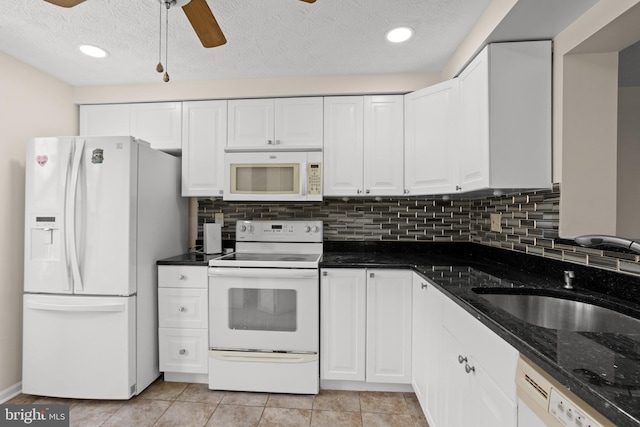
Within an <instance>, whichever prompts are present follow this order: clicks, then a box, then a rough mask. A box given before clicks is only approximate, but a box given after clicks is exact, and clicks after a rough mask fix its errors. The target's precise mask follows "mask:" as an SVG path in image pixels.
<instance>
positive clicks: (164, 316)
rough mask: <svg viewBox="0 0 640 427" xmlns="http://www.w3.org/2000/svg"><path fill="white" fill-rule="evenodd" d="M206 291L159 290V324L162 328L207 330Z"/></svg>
mask: <svg viewBox="0 0 640 427" xmlns="http://www.w3.org/2000/svg"><path fill="white" fill-rule="evenodd" d="M207 295H208V293H207V290H206V289H175V288H160V289H158V322H159V325H160V327H161V328H193V329H207V326H208V316H207V314H208V310H207V303H208V298H207Z"/></svg>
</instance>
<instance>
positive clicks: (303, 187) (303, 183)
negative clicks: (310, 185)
mask: <svg viewBox="0 0 640 427" xmlns="http://www.w3.org/2000/svg"><path fill="white" fill-rule="evenodd" d="M307 168H308V163H306V162H304V163H300V169H302V170H301V171H300V195H301V196H306V195H307V179H308V177H307Z"/></svg>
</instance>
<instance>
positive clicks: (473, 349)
mask: <svg viewBox="0 0 640 427" xmlns="http://www.w3.org/2000/svg"><path fill="white" fill-rule="evenodd" d="M443 325H444V327H445V328H446V329H447V330H448V331H449V332H451V334H452V335H453V336H455V337H456V339H457V340H458V341H459V342H460V343H463V345H464V352H465V353H468V354H463V355H462V356H466V357H469V358H473V359H474V361H475V362H477V363H478V364H480V365H481V366H482V368H483V369H484V370H485V371H486V373H487V374H488V376H489V377H490V378H491V379H493V381H495V383H496V384H497V385H498V387H500V389H501V390H502V391H503V392H504V393H505V395H506V396H507V397H508V398H509V399H511V400H514V401H515V400H516V383H515V372H516V364H517V362H518V352H517V350H516V349H515V348H513V347H512V346H511V345H509V343H507V342H506V341H505V340H503V339H502V338H500V337H499V336H498V335H496V334H495V333H494V332H493V331H492V330H490V329H489V328H488V327H486V326H485V325H483V324H482V323H480V321H479V320H477V319H475V318H474V317H473V316H472V315H471V314H469V313H468V312H467V311H465V310H464V309H463V308H462V307H460V306H458V305H457V304H456V303H455V302H453V301H451V300H446V301H445V304H444V311H443Z"/></svg>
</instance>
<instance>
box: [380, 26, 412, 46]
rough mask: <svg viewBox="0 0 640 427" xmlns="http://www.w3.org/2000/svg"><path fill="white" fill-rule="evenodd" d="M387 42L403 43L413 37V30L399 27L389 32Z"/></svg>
mask: <svg viewBox="0 0 640 427" xmlns="http://www.w3.org/2000/svg"><path fill="white" fill-rule="evenodd" d="M386 37H387V40H389V41H390V42H391V43H402V42H406V41H407V40H409V39H410V38H411V37H413V29H411V28H409V27H398V28H394V29H392V30H389V31H387V35H386Z"/></svg>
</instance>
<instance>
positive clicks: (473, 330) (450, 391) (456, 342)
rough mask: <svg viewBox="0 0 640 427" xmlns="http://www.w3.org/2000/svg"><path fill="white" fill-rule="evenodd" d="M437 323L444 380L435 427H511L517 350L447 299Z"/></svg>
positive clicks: (513, 423)
mask: <svg viewBox="0 0 640 427" xmlns="http://www.w3.org/2000/svg"><path fill="white" fill-rule="evenodd" d="M442 326H443V329H442V341H441V346H442V349H441V353H440V354H441V361H440V363H441V369H440V375H442V376H443V379H442V380H441V382H440V383H441V384H442V390H441V393H440V397H441V401H440V402H438V404H437V406H436V408H435V414H436V418H435V422H434V423H433V424H434V426H435V427H439V426H446V427H466V426H469V425H474V426H478V427H513V426H516V425H517V423H518V412H517V397H516V389H515V372H516V364H517V361H518V352H517V351H516V349H514V348H513V347H512V346H511V345H509V344H508V343H507V342H506V341H504V340H503V339H502V338H500V337H499V336H497V335H496V334H495V333H493V332H492V331H491V330H490V329H489V328H487V327H486V326H484V325H482V324H481V323H480V322H479V321H478V320H477V319H475V318H474V317H473V316H472V315H471V314H469V313H468V312H466V311H465V310H464V309H462V308H461V307H460V306H459V305H457V304H456V303H455V302H453V301H451V300H450V299H448V298H444V299H443V311H442Z"/></svg>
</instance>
